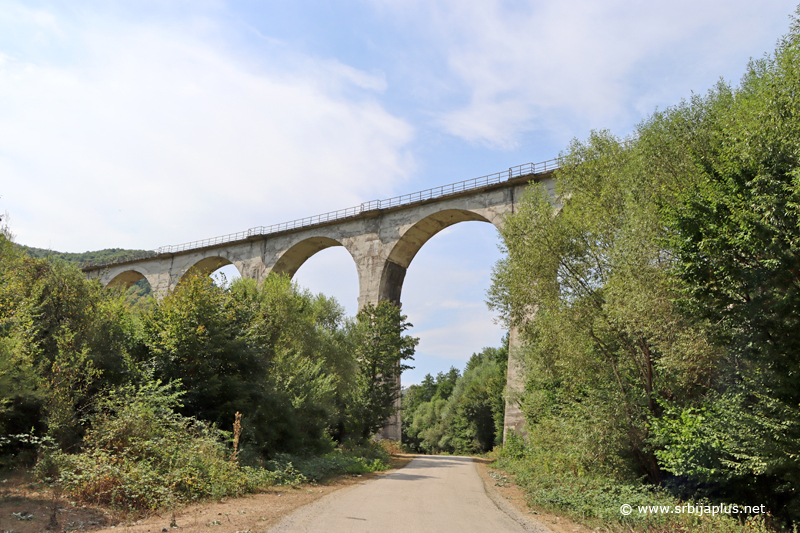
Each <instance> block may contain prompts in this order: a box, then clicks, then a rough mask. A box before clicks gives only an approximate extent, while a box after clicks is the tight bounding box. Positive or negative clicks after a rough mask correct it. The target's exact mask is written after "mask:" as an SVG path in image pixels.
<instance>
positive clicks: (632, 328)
mask: <svg viewBox="0 0 800 533" xmlns="http://www.w3.org/2000/svg"><path fill="white" fill-rule="evenodd" d="M799 69H800V26H798V23H797V22H795V23H794V25H793V26H792V30H791V32H790V33H789V34H788V36H786V37H785V38H784V39H782V40H781V41H780V42H779V43H778V48H777V50H776V52H775V54H774V55H771V56H768V57H764V58H762V59H760V60H758V61H753V62H752V63H751V65H750V67H749V69H748V72H747V74H746V75H745V77H744V78H743V80H742V82H741V83H740V85H739V86H738V87H735V88H733V87H730V86H728V85H727V84H725V83H720V84H718V85H717V86H716V87H715V88H714V89H712V90H711V91H709V93H708V94H707V95H705V96H695V97H693V98H692V99H691V100H690V101H685V102H682V103H681V104H679V105H677V106H675V107H672V108H669V109H666V110H664V111H659V112H656V113H654V114H653V115H652V116H651V117H649V118H648V119H647V120H645V121H644V122H643V123H642V124H640V126H639V127H638V129H637V131H636V133H635V135H633V136H632V137H631V138H629V139H625V140H623V139H618V138H616V137H614V136H613V135H611V134H610V133H608V132H594V133H593V134H592V135H591V136H590V137H589V138H588V139H587V140H585V141H575V142H573V143H572V145H571V146H570V149H569V150H568V151H567V153H566V154H564V157H563V159H562V165H561V169H560V170H559V171H558V173H557V186H558V195H559V196H558V200H557V201H556V203H555V204H553V203H551V200H550V199H549V198H548V196H547V194H546V193H545V191H544V190H542V189H541V188H539V187H536V186H534V187H531V190H530V192H529V193H528V194H527V196H526V197H525V199H524V200H523V201H522V204H521V206H520V209H519V211H518V212H517V213H516V214H515V215H513V216H511V217H509V219H508V221H507V224H506V226H505V227H504V228H503V230H502V235H503V242H504V245H505V247H506V249H507V251H508V256H507V258H506V259H505V260H503V261H501V262H500V263H499V264H498V265H497V268H496V270H495V273H494V282H493V287H492V290H491V293H490V300H491V303H492V305H494V306H495V308H496V309H498V310H500V311H501V313H502V314H503V316H504V318H505V320H506V321H507V322H508V324H509V325H512V326H515V327H519V328H520V330H521V331H522V332H523V336H524V338H525V341H526V353H525V357H524V359H525V361H524V363H525V366H526V367H527V376H528V377H527V383H526V390H525V393H524V394H523V396H522V408H523V411H524V412H525V415H526V418H527V421H528V425H529V435H530V437H529V443H528V448H529V450H531V451H529V452H528V455H529V456H530V462H531V463H536V464H538V465H540V467H539V468H534V469H533V470H526V471H529V472H539V473H541V474H542V476H544V475H545V474H544V473H543V472H544V467H543V466H542V465H545V464H549V465H552V464H558V465H560V467H561V468H562V469H565V470H567V471H572V472H574V473H575V475H576V476H578V477H579V478H583V479H586V480H589V479H596V478H598V477H599V478H602V479H616V480H627V481H625V482H626V483H630V484H631V485H630V486H637V482H636V480H637V479H639V478H641V477H644V478H645V479H646V480H648V481H649V482H650V483H652V484H656V485H661V486H663V487H667V488H669V489H670V490H672V491H673V492H674V493H675V494H677V495H679V496H681V497H707V498H710V499H712V500H714V501H722V502H759V503H764V504H766V505H767V507H768V508H769V509H770V511H771V513H772V514H773V515H775V516H777V517H778V520H777V521H776V522H775V525H779V524H784V525H785V524H788V523H789V522H791V521H800V493H799V492H798V490H800V466H798V465H800V460H798V459H799V458H800V388H798V386H797V383H798V382H797V379H798V376H799V375H800V343H799V342H798V340H800V339H798V338H797V337H798V324H799V323H800V315H799V314H798V313H799V312H798V309H800V291H799V290H798V289H800V275H799V274H798V273H799V272H800V247H799V246H798V244H799V243H800V238H799V237H800V212H799V211H798V206H800V202H798V200H800V189H799V188H798V187H800V167H799V166H798V162H799V161H798V158H800V71H799ZM532 450H535V451H532ZM520 468H522V467H520ZM539 481H541V479H540V480H539ZM620 503H622V502H620Z"/></svg>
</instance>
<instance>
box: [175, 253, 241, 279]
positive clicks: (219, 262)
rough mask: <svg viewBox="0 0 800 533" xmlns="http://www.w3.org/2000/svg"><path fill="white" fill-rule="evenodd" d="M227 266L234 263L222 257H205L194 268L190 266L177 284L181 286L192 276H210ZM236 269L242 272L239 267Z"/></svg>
mask: <svg viewBox="0 0 800 533" xmlns="http://www.w3.org/2000/svg"><path fill="white" fill-rule="evenodd" d="M225 265H234V263H232V262H231V261H230V260H228V259H226V258H224V257H220V256H212V257H205V258H203V259H201V260H199V261H198V262H197V263H195V264H193V265H192V266H190V267H189V268H188V269H187V270H186V272H184V273H183V274H182V275H181V279H180V280H179V281H178V283H177V284H178V285H180V284H181V282H182V281H183V280H184V279H187V278H188V277H190V276H209V275H211V274H212V273H213V272H214V271H215V270H217V269H218V268H220V267H224V266H225ZM234 266H236V265H234ZM236 268H237V270H240V269H239V267H238V266H237V267H236ZM240 274H241V271H240Z"/></svg>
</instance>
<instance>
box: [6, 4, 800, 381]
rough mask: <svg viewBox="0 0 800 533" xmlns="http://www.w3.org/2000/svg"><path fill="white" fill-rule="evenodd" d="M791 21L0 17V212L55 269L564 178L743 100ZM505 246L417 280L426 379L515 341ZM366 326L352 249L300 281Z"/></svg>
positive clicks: (539, 11)
mask: <svg viewBox="0 0 800 533" xmlns="http://www.w3.org/2000/svg"><path fill="white" fill-rule="evenodd" d="M794 9H795V4H794V1H785V0H771V1H770V2H762V3H756V2H752V1H743V0H724V1H723V0H705V1H704V0H693V1H688V0H686V1H684V0H671V1H669V2H667V1H651V2H638V1H633V0H610V1H604V2H597V1H596V0H576V1H571V2H570V1H560V2H559V1H555V0H540V1H521V0H506V1H500V0H481V1H469V0H460V1H455V0H426V1H421V0H419V1H417V0H395V1H389V0H362V1H355V0H354V1H346V0H344V1H337V2H332V1H294V2H264V1H258V2H257V1H243V2H223V1H202V0H193V1H188V0H186V1H179V0H175V1H170V0H159V1H137V2H114V1H96V2H92V1H80V0H77V1H70V2H37V1H35V0H28V1H25V2H15V1H7V0H0V212H8V214H9V215H10V221H11V229H12V231H13V232H14V233H15V234H16V236H17V241H18V242H20V243H23V244H28V245H31V246H38V247H43V248H51V249H54V250H59V251H70V252H82V251H86V250H96V249H102V248H111V247H124V248H144V249H153V248H156V247H158V246H161V245H166V244H177V243H181V242H186V241H192V240H197V239H202V238H206V237H212V236H216V235H222V234H226V233H231V232H236V231H241V230H244V229H247V228H249V227H253V226H258V225H268V224H272V223H277V222H282V221H287V220H292V219H295V218H300V217H305V216H309V215H314V214H317V213H321V212H326V211H331V210H335V209H339V208H344V207H349V206H352V205H357V204H359V203H361V202H362V201H366V200H371V199H376V198H386V197H390V196H394V195H398V194H403V193H408V192H412V191H416V190H420V189H425V188H429V187H433V186H437V185H442V184H446V183H451V182H454V181H460V180H463V179H468V178H473V177H477V176H481V175H485V174H489V173H493V172H496V171H499V170H502V169H505V168H508V167H510V166H515V165H518V164H522V163H526V162H537V161H543V160H546V159H550V158H553V157H556V156H557V155H558V153H559V151H561V150H563V149H564V147H565V146H566V145H567V143H568V142H569V141H570V139H572V138H575V137H578V138H583V137H586V135H587V134H588V132H589V131H590V130H592V129H610V130H611V131H613V132H615V133H617V134H619V135H625V134H627V133H629V132H631V131H632V130H633V128H634V127H635V125H636V124H637V123H638V122H639V121H640V120H641V119H642V118H644V117H645V116H647V114H648V113H650V112H652V111H653V110H654V109H656V108H657V107H660V108H663V107H666V106H669V105H671V104H675V103H677V102H678V101H680V99H681V98H686V97H689V96H690V95H691V94H692V92H695V93H702V92H705V91H706V90H707V89H708V88H709V87H711V86H712V85H713V84H714V83H716V81H717V80H718V79H719V78H720V77H723V78H725V79H727V80H731V81H734V82H735V81H736V80H738V78H739V77H740V76H741V74H742V73H743V72H744V70H745V67H746V64H747V61H748V59H749V58H751V57H759V56H761V55H763V54H764V53H768V52H771V51H772V50H773V49H774V45H775V42H776V40H777V39H778V38H779V37H780V35H782V34H783V33H785V32H786V30H787V28H788V26H789V16H790V14H791V13H792V12H793V11H794ZM497 244H498V239H497V235H496V232H495V230H494V229H493V228H492V227H491V226H489V225H488V224H480V223H476V222H470V223H463V224H459V225H456V226H453V227H451V228H448V229H447V230H445V231H443V232H442V233H441V234H439V235H437V236H436V237H434V238H433V239H432V240H431V241H430V242H429V243H428V244H426V245H425V247H423V249H422V251H421V252H420V253H419V255H418V256H417V257H416V258H415V259H414V262H413V263H412V264H411V267H410V268H409V271H408V275H407V277H406V281H405V284H404V289H403V305H404V311H405V312H406V313H407V314H408V316H409V320H410V321H411V322H412V323H413V324H414V325H415V328H414V331H413V334H414V335H416V336H419V337H421V339H422V342H421V343H420V346H419V348H418V354H417V358H416V362H415V364H416V366H417V368H416V369H415V370H413V371H410V372H408V373H407V374H406V375H404V381H405V383H406V384H408V383H414V382H418V381H420V380H421V378H422V377H423V376H424V374H425V373H427V372H431V373H434V374H435V373H436V372H438V371H445V370H447V369H448V368H449V367H450V366H451V365H454V366H456V367H459V368H463V366H464V363H465V362H466V360H467V359H468V358H469V356H470V355H471V354H472V353H473V352H474V351H478V350H480V349H481V348H482V347H483V346H495V345H498V343H499V341H500V338H501V336H502V331H501V328H500V326H498V325H497V324H494V322H493V317H492V314H491V313H490V312H489V311H488V310H487V309H486V306H485V304H484V303H483V302H484V299H485V291H486V289H487V288H488V286H489V282H490V275H491V268H492V265H493V264H494V262H495V261H496V260H497V259H498V258H499V257H500V252H499V251H498V249H497ZM296 279H297V281H298V282H299V283H300V284H302V285H304V286H307V287H309V288H310V289H311V290H313V291H315V292H316V291H321V292H325V293H326V294H330V295H334V296H336V297H337V298H338V299H339V300H340V301H341V302H342V303H343V304H344V305H345V306H346V307H347V309H348V311H350V312H351V313H354V312H355V299H356V296H357V281H356V271H355V267H354V266H353V264H352V260H351V259H350V258H349V256H348V255H347V253H346V252H345V251H344V250H343V249H328V250H326V251H323V252H321V253H320V254H318V255H317V256H315V257H313V258H312V259H311V260H310V261H309V262H308V263H307V264H306V265H304V266H303V267H302V268H301V269H300V271H299V272H298V274H297V277H296Z"/></svg>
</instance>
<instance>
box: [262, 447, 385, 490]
mask: <svg viewBox="0 0 800 533" xmlns="http://www.w3.org/2000/svg"><path fill="white" fill-rule="evenodd" d="M268 467H269V468H271V469H275V470H276V471H282V470H284V469H287V468H292V469H295V470H296V471H297V472H299V473H300V474H301V475H302V476H304V477H305V478H307V479H308V480H309V481H322V480H324V479H327V478H330V477H332V476H336V475H342V474H350V475H358V474H366V473H368V472H378V471H382V470H387V469H388V468H389V453H388V452H387V451H386V449H385V447H384V446H381V445H380V444H376V443H369V444H363V445H359V446H351V447H344V448H337V449H335V450H333V451H332V452H330V453H326V454H325V455H322V456H311V457H297V456H293V455H288V454H278V456H277V457H276V458H275V459H274V460H273V461H270V463H269V465H268Z"/></svg>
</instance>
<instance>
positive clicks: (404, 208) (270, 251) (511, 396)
mask: <svg viewBox="0 0 800 533" xmlns="http://www.w3.org/2000/svg"><path fill="white" fill-rule="evenodd" d="M557 167H558V160H550V161H546V162H543V163H535V164H534V163H529V164H525V165H520V166H518V167H512V168H510V169H508V170H507V171H503V172H499V173H496V174H492V175H489V176H483V177H480V178H475V179H471V180H466V181H461V182H458V183H453V184H450V185H445V186H442V187H436V188H434V189H428V190H425V191H420V192H416V193H412V194H407V195H404V196H398V197H395V198H390V199H388V200H374V201H371V202H365V203H362V204H361V205H360V206H357V207H353V208H349V209H343V210H340V211H333V212H330V213H325V214H323V215H317V216H314V217H309V218H304V219H300V220H295V221H292V222H286V223H283V224H276V225H274V226H262V227H256V228H251V229H249V230H247V231H244V232H240V233H234V234H230V235H225V236H222V237H216V238H212V239H206V240H202V241H195V242H190V243H185V244H181V245H175V246H164V247H161V248H159V249H158V250H155V251H152V252H148V253H146V254H142V255H139V256H134V257H129V258H125V259H123V260H120V261H117V262H114V263H106V264H94V265H85V266H84V267H83V271H84V273H85V274H86V275H87V277H90V278H98V279H99V280H100V282H101V283H102V284H103V285H104V286H115V285H122V286H124V287H128V286H130V285H131V284H133V283H135V282H137V281H139V280H140V279H142V278H146V279H147V281H148V282H149V283H150V286H151V287H152V289H153V290H154V292H155V293H156V294H165V293H167V292H168V291H171V290H173V289H174V288H175V287H176V286H177V285H178V283H180V281H181V278H182V277H183V276H185V275H187V274H195V273H201V274H204V275H208V274H211V273H212V272H214V271H215V270H217V269H218V268H220V267H222V266H225V265H230V264H232V265H235V267H236V268H237V269H238V271H239V273H240V274H241V276H242V277H245V278H252V279H255V280H257V281H261V280H263V279H264V278H265V277H266V276H268V275H269V274H270V273H272V272H277V273H285V274H288V275H289V276H293V275H294V273H295V272H297V270H298V269H299V268H300V267H301V266H302V265H303V263H305V262H306V261H307V260H308V259H309V258H310V257H311V256H313V255H314V254H316V253H317V252H319V251H320V250H324V249H325V248H328V247H331V246H343V247H345V249H347V251H348V252H349V253H350V255H351V256H352V258H353V261H354V262H355V265H356V269H357V272H358V285H359V295H358V306H359V308H361V307H362V306H363V305H365V304H367V303H377V302H378V301H380V300H390V301H392V302H395V303H397V304H399V303H400V301H401V293H402V289H403V279H404V278H405V275H406V271H407V269H408V268H409V266H410V265H411V262H412V260H413V259H414V256H415V255H416V254H417V252H418V251H419V250H420V249H421V248H422V246H424V245H425V243H426V242H427V241H428V240H429V239H430V238H431V237H433V236H434V235H436V234H437V233H438V232H439V231H441V230H443V229H444V228H446V227H448V226H451V225H453V224H457V223H459V222H464V221H470V220H474V221H481V222H487V223H489V224H494V226H495V227H497V228H502V226H503V222H504V220H505V217H506V215H508V214H510V213H513V212H514V211H515V209H516V205H517V203H518V201H519V198H520V196H521V194H522V192H523V190H524V189H525V188H526V187H527V186H528V184H529V183H531V182H536V183H541V184H543V185H544V186H545V187H546V189H547V190H548V191H549V192H550V195H551V198H553V199H554V197H555V181H554V179H553V170H555V169H556V168H557ZM509 344H510V346H509V365H508V376H507V387H506V390H507V394H506V410H505V424H504V432H503V433H504V437H505V433H506V432H507V431H508V430H509V429H513V430H515V431H524V421H525V419H524V416H523V415H522V412H521V411H520V409H519V405H518V402H517V401H516V398H517V397H518V393H519V391H521V389H522V385H523V383H522V375H521V367H520V362H519V357H518V355H517V352H518V350H519V340H518V336H517V334H516V331H511V332H510V343H509ZM398 402H399V400H398ZM382 437H384V438H389V439H395V440H399V439H400V410H399V404H398V410H397V412H396V414H395V415H394V416H393V417H392V418H391V419H390V420H389V421H388V422H387V425H386V427H385V428H384V430H383V433H382Z"/></svg>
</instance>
